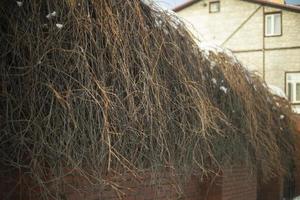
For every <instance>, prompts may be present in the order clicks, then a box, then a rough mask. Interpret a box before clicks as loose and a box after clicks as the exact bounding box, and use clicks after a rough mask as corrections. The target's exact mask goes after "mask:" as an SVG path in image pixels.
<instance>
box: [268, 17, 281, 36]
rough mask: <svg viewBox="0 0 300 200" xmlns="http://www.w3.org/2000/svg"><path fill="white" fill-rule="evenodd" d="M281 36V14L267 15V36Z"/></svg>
mask: <svg viewBox="0 0 300 200" xmlns="http://www.w3.org/2000/svg"><path fill="white" fill-rule="evenodd" d="M277 35H281V13H272V14H266V15H265V36H277Z"/></svg>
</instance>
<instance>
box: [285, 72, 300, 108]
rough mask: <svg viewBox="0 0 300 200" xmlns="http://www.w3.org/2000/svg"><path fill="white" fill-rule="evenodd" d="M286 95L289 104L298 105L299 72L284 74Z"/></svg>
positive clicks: (299, 99) (299, 100)
mask: <svg viewBox="0 0 300 200" xmlns="http://www.w3.org/2000/svg"><path fill="white" fill-rule="evenodd" d="M286 94H287V96H288V99H289V100H290V101H291V103H300V72H288V73H286Z"/></svg>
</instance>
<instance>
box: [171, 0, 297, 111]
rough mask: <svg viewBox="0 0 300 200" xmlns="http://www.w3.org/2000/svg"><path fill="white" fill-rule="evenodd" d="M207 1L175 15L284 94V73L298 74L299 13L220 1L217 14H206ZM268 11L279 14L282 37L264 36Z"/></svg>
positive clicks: (242, 2) (245, 3)
mask: <svg viewBox="0 0 300 200" xmlns="http://www.w3.org/2000/svg"><path fill="white" fill-rule="evenodd" d="M209 2H210V1H209V0H202V1H198V2H197V3H194V4H192V5H190V6H188V7H186V8H184V9H182V10H180V11H178V12H177V13H178V15H179V16H180V17H182V19H183V20H184V21H186V22H187V23H188V27H189V28H191V30H192V32H193V33H194V34H195V35H196V36H197V37H199V38H200V39H203V40H207V41H211V42H213V43H216V44H218V45H222V46H224V47H226V48H229V49H231V50H232V51H233V52H234V53H235V55H236V56H237V57H238V59H239V60H240V61H241V62H242V63H243V64H245V66H246V67H247V68H248V69H249V70H252V71H255V72H257V73H258V74H259V75H261V76H262V77H264V78H265V80H266V82H267V83H268V84H272V85H275V86H277V87H279V88H281V89H282V90H283V91H285V72H293V71H295V72H296V71H300V12H295V11H289V10H286V9H279V8H274V7H269V6H266V5H261V4H258V3H250V2H248V1H243V0H220V5H221V6H220V12H217V13H209ZM270 12H281V13H282V35H281V36H275V37H265V36H264V13H270ZM295 108H296V109H299V111H300V106H296V105H295Z"/></svg>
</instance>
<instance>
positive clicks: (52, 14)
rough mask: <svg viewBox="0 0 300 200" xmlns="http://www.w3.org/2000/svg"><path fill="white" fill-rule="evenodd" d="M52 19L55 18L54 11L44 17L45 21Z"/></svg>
mask: <svg viewBox="0 0 300 200" xmlns="http://www.w3.org/2000/svg"><path fill="white" fill-rule="evenodd" d="M53 17H56V12H55V11H53V12H52V13H49V14H48V15H46V18H47V19H51V18H53Z"/></svg>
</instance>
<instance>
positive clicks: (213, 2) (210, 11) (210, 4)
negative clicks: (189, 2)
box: [208, 1, 221, 13]
mask: <svg viewBox="0 0 300 200" xmlns="http://www.w3.org/2000/svg"><path fill="white" fill-rule="evenodd" d="M216 3H217V4H219V10H218V11H212V10H211V6H212V5H213V4H216ZM208 9H209V13H219V12H221V2H220V1H210V2H209V5H208Z"/></svg>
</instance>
